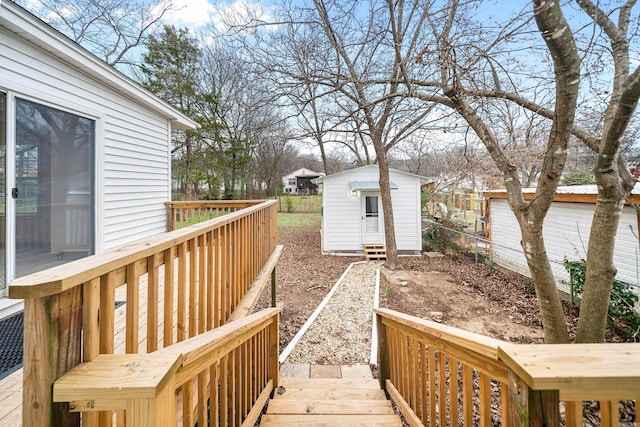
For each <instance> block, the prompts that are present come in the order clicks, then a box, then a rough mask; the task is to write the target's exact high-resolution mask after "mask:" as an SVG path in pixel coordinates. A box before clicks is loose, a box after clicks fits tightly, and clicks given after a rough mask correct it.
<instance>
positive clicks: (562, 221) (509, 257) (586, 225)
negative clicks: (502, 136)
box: [490, 199, 640, 291]
mask: <svg viewBox="0 0 640 427" xmlns="http://www.w3.org/2000/svg"><path fill="white" fill-rule="evenodd" d="M594 208H595V205H594V204H592V203H567V202H553V203H552V204H551V208H550V209H549V212H548V213H547V217H546V219H545V223H544V229H543V235H544V239H545V246H546V249H547V254H548V255H549V260H550V261H551V266H552V268H553V271H554V275H555V277H556V279H557V281H558V286H559V288H560V289H561V290H564V291H569V289H568V287H567V286H566V285H564V284H562V283H561V281H568V280H569V275H568V274H567V271H566V270H565V268H564V267H563V265H562V262H563V260H564V259H565V258H566V259H568V260H570V261H577V260H580V259H585V258H586V254H587V247H588V244H589V233H590V232H591V220H592V217H593V212H594ZM490 215H491V240H492V246H491V247H492V252H493V258H494V262H496V263H497V264H499V265H503V266H505V267H507V268H510V269H512V270H514V271H517V272H519V273H522V274H524V275H526V276H531V274H530V272H529V268H528V266H527V263H526V260H525V258H524V255H523V253H522V246H521V245H520V240H521V233H520V228H519V227H518V223H517V221H516V219H515V217H514V215H513V213H512V212H511V209H510V208H509V204H508V203H507V201H506V200H502V199H492V200H491V214H490ZM613 258H614V264H615V266H616V268H617V270H618V273H617V275H616V278H617V279H618V280H621V281H624V282H627V283H631V284H638V277H639V275H640V272H639V266H640V247H639V244H638V220H637V217H636V212H635V210H634V209H633V208H632V207H630V206H625V207H624V209H623V212H622V216H621V217H620V224H619V225H618V232H617V234H616V246H615V250H614V257H613Z"/></svg>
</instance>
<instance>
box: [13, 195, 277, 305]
mask: <svg viewBox="0 0 640 427" xmlns="http://www.w3.org/2000/svg"><path fill="white" fill-rule="evenodd" d="M276 203H277V201H276V200H269V201H266V202H263V203H262V204H260V205H253V206H251V207H248V208H245V209H242V211H237V212H233V213H230V214H227V215H224V216H222V217H218V218H215V219H212V220H210V221H207V222H202V223H198V224H194V225H191V226H189V227H185V228H182V229H180V230H175V231H172V232H171V233H164V234H161V235H159V236H154V237H152V238H149V239H145V240H141V241H137V242H135V243H131V244H129V245H125V246H121V247H118V248H115V249H112V250H108V251H105V252H102V253H100V254H97V255H92V256H89V257H86V258H81V259H78V260H75V261H71V262H68V263H66V264H62V265H58V266H55V267H52V268H49V269H47V270H43V271H39V272H36V273H33V274H30V275H28V276H24V277H19V278H17V279H14V280H13V281H12V282H11V283H10V284H9V298H16V299H26V298H41V297H44V296H49V295H55V294H59V293H61V292H64V291H67V290H69V289H71V288H73V287H75V286H79V285H81V284H82V283H84V282H86V281H88V280H91V279H92V278H96V277H100V276H102V275H104V274H106V273H108V272H111V271H118V272H120V273H121V272H122V270H120V269H119V267H121V266H123V265H127V264H130V263H131V262H133V261H136V260H142V259H144V258H146V257H149V256H151V255H153V254H156V253H159V252H163V251H165V250H166V249H169V248H171V247H175V246H177V245H179V244H181V243H185V242H188V241H189V240H192V239H194V238H195V237H198V236H200V235H202V234H203V233H204V232H206V231H208V230H212V229H216V228H220V227H222V226H224V225H228V224H231V223H233V222H235V221H237V220H238V219H240V218H243V217H246V216H247V215H249V214H251V213H255V212H258V211H260V210H262V209H265V208H267V207H270V206H274V205H275V204H276ZM274 233H275V231H274ZM161 261H162V260H161ZM141 268H143V269H144V268H145V266H144V265H141Z"/></svg>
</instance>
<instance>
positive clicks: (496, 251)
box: [422, 218, 640, 304]
mask: <svg viewBox="0 0 640 427" xmlns="http://www.w3.org/2000/svg"><path fill="white" fill-rule="evenodd" d="M422 238H423V245H424V249H425V250H426V251H437V252H442V253H446V252H454V253H458V254H461V255H465V256H467V257H469V258H471V259H473V260H474V261H475V262H476V263H484V264H486V265H487V266H488V267H489V268H493V267H494V266H500V267H503V268H506V269H508V270H511V271H514V272H516V273H519V274H522V275H523V276H527V277H531V275H530V273H529V268H528V267H527V261H526V258H525V256H524V251H523V250H522V248H521V247H519V246H517V247H509V246H503V245H498V244H495V243H491V241H490V240H488V239H486V238H485V237H484V230H480V231H476V230H471V231H470V230H469V227H465V226H464V224H462V223H459V222H453V221H452V222H446V221H443V222H437V221H433V220H432V219H429V218H423V219H422ZM549 262H550V264H551V269H552V270H553V275H554V276H555V278H556V284H557V286H558V289H559V290H561V291H563V292H565V293H566V294H567V295H569V298H570V301H571V303H572V304H573V302H574V295H573V289H572V288H573V287H572V286H571V284H570V283H571V277H570V275H569V272H568V271H567V270H566V268H565V266H564V259H549ZM629 285H630V286H631V287H632V288H633V289H634V290H635V292H636V293H640V286H639V285H638V284H637V283H635V284H634V283H630V284H629Z"/></svg>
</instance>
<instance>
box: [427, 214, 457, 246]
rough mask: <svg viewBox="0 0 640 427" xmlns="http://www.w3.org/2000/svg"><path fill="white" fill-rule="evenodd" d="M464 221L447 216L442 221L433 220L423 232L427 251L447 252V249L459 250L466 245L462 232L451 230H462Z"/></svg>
mask: <svg viewBox="0 0 640 427" xmlns="http://www.w3.org/2000/svg"><path fill="white" fill-rule="evenodd" d="M463 229H464V223H461V222H460V221H456V220H455V219H453V218H445V219H443V220H442V222H439V223H436V222H432V223H431V224H430V225H429V226H428V227H427V228H426V229H425V230H424V232H423V233H422V242H423V246H424V249H425V250H426V251H436V252H445V251H446V250H447V249H449V250H452V251H456V252H459V251H460V250H461V249H462V247H463V246H464V242H463V241H462V237H461V235H460V234H458V233H455V232H453V231H451V230H456V231H462V230H463Z"/></svg>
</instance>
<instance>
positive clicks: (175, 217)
mask: <svg viewBox="0 0 640 427" xmlns="http://www.w3.org/2000/svg"><path fill="white" fill-rule="evenodd" d="M264 202H265V200H192V201H170V202H165V206H166V207H167V231H172V230H177V229H179V228H182V227H184V226H187V225H192V224H197V223H199V222H203V221H207V220H210V219H213V218H217V217H219V216H220V215H225V214H229V213H232V212H235V211H237V210H239V209H244V208H248V207H251V206H255V205H258V204H261V203H264Z"/></svg>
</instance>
